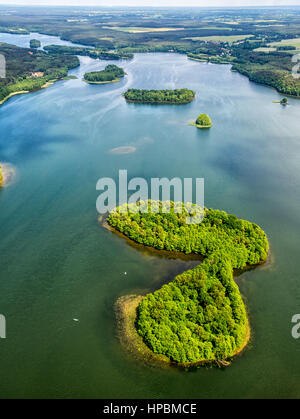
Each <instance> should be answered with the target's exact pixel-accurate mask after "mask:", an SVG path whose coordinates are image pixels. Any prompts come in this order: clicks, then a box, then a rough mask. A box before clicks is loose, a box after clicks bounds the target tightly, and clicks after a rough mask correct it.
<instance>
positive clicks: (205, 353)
mask: <svg viewBox="0 0 300 419" xmlns="http://www.w3.org/2000/svg"><path fill="white" fill-rule="evenodd" d="M140 205H143V206H146V207H148V212H144V211H143V212H136V211H135V210H134V208H133V207H132V205H131V204H129V205H127V204H124V205H123V206H122V207H118V208H117V209H116V210H114V211H112V212H111V213H110V215H109V217H108V220H107V221H108V223H109V224H110V226H112V227H113V228H114V229H116V230H117V231H119V232H121V233H122V234H124V235H125V236H127V237H128V238H130V239H131V240H134V241H135V242H137V243H141V244H143V245H145V246H151V247H153V248H156V249H159V250H167V251H172V252H183V253H185V254H191V253H194V254H199V256H200V255H201V256H202V257H203V258H204V261H203V263H202V264H201V265H198V266H196V267H195V268H194V269H192V270H189V271H186V272H184V273H183V274H181V275H178V276H177V277H176V278H175V279H174V280H173V281H172V282H170V283H169V284H166V285H163V286H162V287H161V288H160V289H159V290H158V291H155V292H154V293H150V294H147V295H146V296H144V297H143V298H142V300H138V301H139V304H138V307H137V315H136V320H135V325H136V330H137V333H138V334H139V335H140V336H141V337H142V338H143V342H144V343H145V344H146V345H147V346H148V348H150V349H151V351H152V352H153V353H155V354H159V355H164V356H165V357H167V359H169V360H170V361H171V362H175V363H178V364H190V363H197V362H205V361H225V360H227V359H228V358H231V357H232V356H234V355H235V354H237V353H238V352H240V351H241V350H242V349H243V348H244V346H245V345H246V344H247V342H248V339H249V325H248V319H247V314H246V309H245V305H244V302H243V299H242V297H241V294H240V292H239V288H238V286H237V285H236V283H235V281H234V279H233V270H234V269H245V268H246V267H247V266H249V265H256V264H260V263H262V262H264V261H265V260H266V259H267V256H268V250H269V244H268V240H267V237H266V234H265V233H264V232H263V230H262V229H261V228H260V227H258V226H257V225H256V224H254V223H250V222H248V221H244V220H240V219H238V218H237V217H235V216H234V215H231V214H227V213H226V212H224V211H218V210H213V209H205V210H204V219H203V221H202V223H200V224H187V222H186V219H187V218H186V217H187V216H188V215H189V214H188V212H187V210H186V209H185V207H184V205H183V204H182V203H174V202H170V201H168V202H167V203H164V202H160V201H146V202H143V201H141V203H140ZM165 205H170V213H165V212H164V210H163V208H164V207H165ZM180 206H181V207H182V212H181V213H178V212H176V209H178V207H180ZM121 208H122V209H121ZM194 209H195V210H198V209H199V210H201V208H200V207H197V206H194ZM202 211H203V210H202Z"/></svg>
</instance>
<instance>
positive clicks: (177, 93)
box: [123, 89, 195, 105]
mask: <svg viewBox="0 0 300 419" xmlns="http://www.w3.org/2000/svg"><path fill="white" fill-rule="evenodd" d="M123 96H124V98H125V99H126V101H127V102H131V103H139V104H149V103H150V104H160V103H165V104H176V105H180V104H185V103H190V102H191V101H192V100H194V98H195V92H194V91H193V90H189V89H175V90H140V89H129V90H127V92H125V93H124V94H123Z"/></svg>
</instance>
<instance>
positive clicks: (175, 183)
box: [96, 170, 204, 224]
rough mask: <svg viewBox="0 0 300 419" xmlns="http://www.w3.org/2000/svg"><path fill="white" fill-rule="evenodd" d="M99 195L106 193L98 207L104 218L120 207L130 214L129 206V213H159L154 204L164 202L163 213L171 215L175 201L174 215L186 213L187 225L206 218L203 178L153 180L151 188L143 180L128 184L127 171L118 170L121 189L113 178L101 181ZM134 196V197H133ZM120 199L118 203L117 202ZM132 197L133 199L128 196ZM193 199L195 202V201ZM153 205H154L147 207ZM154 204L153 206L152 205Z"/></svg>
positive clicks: (98, 188)
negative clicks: (128, 208) (171, 201)
mask: <svg viewBox="0 0 300 419" xmlns="http://www.w3.org/2000/svg"><path fill="white" fill-rule="evenodd" d="M96 189H97V191H103V192H101V194H100V195H99V196H98V198H97V202H96V207H97V211H98V212H99V214H101V215H105V214H107V213H109V212H110V211H112V210H113V209H115V208H116V207H117V206H122V207H120V212H123V211H124V212H127V206H126V205H123V204H127V205H129V206H130V211H133V212H144V213H147V212H148V211H149V209H151V212H158V211H159V209H158V207H157V206H155V205H154V202H155V201H159V200H161V201H164V203H165V204H164V205H163V208H162V211H163V212H164V213H170V212H171V210H172V209H171V205H169V202H170V200H171V191H172V192H173V193H172V200H173V201H174V202H175V203H181V202H182V203H183V205H176V206H175V209H174V211H175V212H177V213H182V212H183V211H185V212H186V213H187V214H188V215H187V217H186V223H187V224H200V223H201V222H202V221H203V218H204V179H203V178H196V179H192V178H184V179H183V180H182V179H180V178H173V179H171V180H169V179H167V178H151V182H150V184H148V182H147V180H146V179H144V178H140V177H136V178H132V179H131V180H130V181H129V182H128V176H127V170H119V179H118V187H117V183H116V182H115V180H114V179H112V178H101V179H99V180H98V182H97V185H96ZM130 192H131V194H130ZM117 195H118V202H117ZM129 195H130V196H129ZM193 198H194V199H193ZM148 203H150V204H151V205H148ZM152 203H153V205H152Z"/></svg>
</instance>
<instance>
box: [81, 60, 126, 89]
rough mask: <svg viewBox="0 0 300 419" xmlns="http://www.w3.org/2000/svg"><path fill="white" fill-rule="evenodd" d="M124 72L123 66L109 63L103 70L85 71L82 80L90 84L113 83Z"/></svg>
mask: <svg viewBox="0 0 300 419" xmlns="http://www.w3.org/2000/svg"><path fill="white" fill-rule="evenodd" d="M125 74H126V73H125V71H124V70H123V68H121V67H118V66H117V65H114V64H110V65H107V66H106V67H105V69H104V70H101V71H92V72H90V73H85V75H84V79H83V80H84V81H86V82H87V83H90V84H105V83H115V82H119V81H120V80H121V78H122V77H124V76H125Z"/></svg>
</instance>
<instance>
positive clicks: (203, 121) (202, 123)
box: [191, 113, 212, 129]
mask: <svg viewBox="0 0 300 419" xmlns="http://www.w3.org/2000/svg"><path fill="white" fill-rule="evenodd" d="M191 125H194V126H195V127H197V128H200V129H207V128H211V127H212V121H211V119H210V117H209V116H208V115H206V114H205V113H202V114H200V115H199V116H198V118H197V119H196V122H191Z"/></svg>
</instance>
